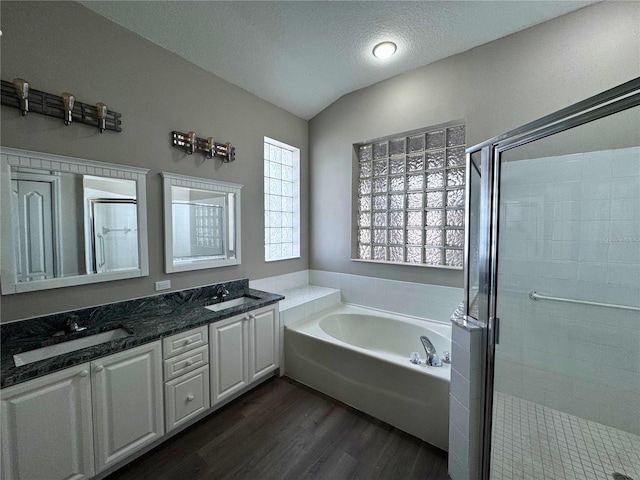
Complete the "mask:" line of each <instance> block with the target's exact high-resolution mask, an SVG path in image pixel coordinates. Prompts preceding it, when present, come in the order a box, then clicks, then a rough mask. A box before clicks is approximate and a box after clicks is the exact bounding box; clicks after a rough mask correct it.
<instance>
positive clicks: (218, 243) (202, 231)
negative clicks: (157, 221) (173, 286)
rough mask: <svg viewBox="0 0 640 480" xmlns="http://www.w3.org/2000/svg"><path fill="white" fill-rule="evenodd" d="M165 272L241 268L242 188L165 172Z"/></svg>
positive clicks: (231, 184)
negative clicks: (238, 266) (229, 266)
mask: <svg viewBox="0 0 640 480" xmlns="http://www.w3.org/2000/svg"><path fill="white" fill-rule="evenodd" d="M162 177H163V179H164V180H163V191H164V242H165V272H166V273H172V272H183V271H187V270H200V269H203V268H215V267H225V266H228V265H239V264H240V244H241V242H240V190H241V189H242V185H238V184H235V183H227V182H219V181H216V180H208V179H205V178H196V177H187V176H184V175H177V174H174V173H167V172H162Z"/></svg>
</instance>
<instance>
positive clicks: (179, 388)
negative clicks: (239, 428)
mask: <svg viewBox="0 0 640 480" xmlns="http://www.w3.org/2000/svg"><path fill="white" fill-rule="evenodd" d="M207 332H208V329H207V326H206V325H204V326H202V327H198V328H194V329H192V330H188V331H186V332H181V333H178V334H176V335H172V336H171V337H167V338H165V339H164V340H163V346H164V381H165V384H164V395H165V422H166V428H167V432H169V431H171V430H173V429H174V428H176V427H178V426H180V425H182V424H183V423H186V422H188V421H189V420H191V419H192V418H195V417H197V416H198V415H200V414H201V413H203V412H205V411H207V410H208V409H209V407H210V401H209V345H208V335H207Z"/></svg>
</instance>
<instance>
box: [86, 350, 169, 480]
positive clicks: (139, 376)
mask: <svg viewBox="0 0 640 480" xmlns="http://www.w3.org/2000/svg"><path fill="white" fill-rule="evenodd" d="M161 350H162V349H161V344H160V341H157V342H153V343H150V344H147V345H142V346H141V347H137V348H133V349H131V350H126V351H124V352H120V353H116V354H115V355H110V356H108V357H105V358H102V359H99V360H94V361H93V362H91V371H92V373H91V386H92V396H93V408H94V411H93V415H94V428H95V442H94V443H95V451H96V470H97V471H98V472H100V471H102V470H104V469H105V468H107V467H109V466H111V465H113V464H115V463H116V462H118V461H120V460H122V459H123V458H125V457H126V456H128V455H130V454H131V453H133V452H135V451H136V450H138V449H140V448H142V447H143V446H145V445H147V444H149V443H151V442H153V441H154V440H156V439H158V438H159V437H161V436H162V434H163V433H164V422H163V401H162V354H161Z"/></svg>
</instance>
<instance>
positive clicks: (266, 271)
mask: <svg viewBox="0 0 640 480" xmlns="http://www.w3.org/2000/svg"><path fill="white" fill-rule="evenodd" d="M1 14H2V27H1V28H2V37H1V40H0V48H1V54H2V60H1V62H2V63H1V68H2V78H3V79H4V80H9V81H10V80H12V79H13V78H15V77H21V78H25V79H27V80H29V81H30V82H31V85H32V87H33V88H36V89H39V90H44V91H47V92H51V93H60V92H64V91H68V92H71V93H73V94H74V95H75V96H76V98H77V99H78V101H82V102H85V103H95V102H98V101H102V102H104V103H106V104H107V105H108V106H109V108H111V109H113V110H115V111H117V112H120V113H122V127H123V131H122V133H114V132H110V131H107V132H104V133H103V134H99V133H98V130H97V129H95V128H91V127H89V126H85V125H71V126H69V127H65V126H64V125H63V122H62V120H56V119H52V118H50V117H45V116H42V115H37V114H29V115H27V117H25V118H23V117H21V116H20V112H19V111H18V110H17V109H12V108H7V107H2V145H4V146H9V147H16V148H24V149H28V150H35V151H39V152H49V153H54V154H59V155H69V156H73V157H81V158H88V159H92V160H101V161H106V162H113V163H119V164H123V165H132V166H137V167H146V168H149V169H151V171H150V172H149V175H148V177H147V203H148V212H147V214H148V224H149V270H150V274H149V276H148V277H145V278H140V279H132V280H121V281H115V282H107V283H102V284H97V285H90V286H79V287H68V288H60V289H55V290H50V291H43V292H34V293H24V294H18V295H10V296H3V297H2V299H1V302H2V321H8V320H12V319H17V318H25V317H29V316H34V315H42V314H46V313H52V312H59V311H64V310H69V309H75V308H80V307H84V306H89V305H96V304H101V303H108V302H115V301H121V300H126V299H130V298H134V297H141V296H147V295H153V294H154V293H155V292H154V282H155V281H157V280H161V279H166V278H168V279H170V280H171V282H172V286H173V289H174V290H177V289H184V288H189V287H195V286H198V285H204V284H211V283H215V282H220V281H226V280H231V279H236V278H243V277H249V278H251V279H257V278H263V277H266V276H272V275H281V274H284V273H289V272H293V271H297V270H303V269H306V268H308V258H309V249H308V245H309V242H308V181H307V179H308V157H307V152H308V123H307V122H306V121H305V120H302V119H300V118H298V117H296V116H294V115H291V114H289V113H287V112H285V111H284V110H282V109H279V108H277V107H275V106H273V105H271V104H269V103H267V102H265V101H263V100H261V99H259V98H258V97H256V96H254V95H252V94H250V93H248V92H247V91H245V90H242V89H240V88H238V87H236V86H235V85H232V84H230V83H228V82H225V81H223V80H221V79H219V78H218V77H216V76H214V75H212V74H210V73H207V72H205V71H204V70H202V69H200V68H198V67H196V66H194V65H192V64H190V63H189V62H187V61H186V60H184V59H182V58H180V57H178V56H177V55H174V54H172V53H170V52H168V51H166V50H164V49H162V48H160V47H158V46H156V45H154V44H152V43H150V42H148V41H146V40H144V39H142V38H140V37H138V36H137V35H135V34H133V33H130V32H128V31H126V30H124V29H123V28H121V27H119V26H117V25H116V24H114V23H111V22H110V21H108V20H106V19H105V18H103V17H101V16H99V15H97V14H95V13H93V12H92V11H90V10H89V9H87V8H85V7H83V6H81V5H79V4H76V3H73V2H64V3H62V2H37V3H35V2H34V3H32V2H7V1H3V2H2V4H1ZM172 130H179V131H184V132H186V131H189V130H194V131H195V132H197V133H198V135H199V136H203V137H208V136H213V137H215V138H216V139H219V140H220V141H225V142H227V141H228V142H231V143H232V144H234V145H235V146H236V147H237V156H236V158H237V159H236V161H235V162H234V163H230V164H225V165H222V166H221V162H220V161H219V160H206V161H204V160H203V159H204V157H203V156H202V155H193V156H186V155H185V154H184V153H183V152H182V151H181V150H178V149H176V148H173V147H172V146H171V142H170V135H171V131H172ZM265 135H266V136H268V137H271V138H275V139H278V140H280V141H282V142H285V143H288V144H290V145H294V146H296V147H298V148H299V149H300V157H301V181H302V185H301V199H302V205H301V222H302V228H301V242H302V248H301V258H300V259H299V260H288V261H283V262H274V263H269V264H267V263H265V261H264V247H263V238H264V234H263V228H264V220H263V213H262V211H263V210H262V209H263V199H262V198H263V180H262V164H263V160H262V152H263V145H262V142H263V137H264V136H265ZM161 171H168V172H175V173H181V174H185V175H193V176H197V177H204V178H211V179H217V180H222V181H228V182H235V183H241V184H243V185H244V188H243V190H242V230H243V231H242V261H243V263H242V265H240V266H236V267H226V268H219V269H210V270H200V271H197V272H193V273H190V272H185V273H174V274H171V275H166V274H164V273H163V248H164V244H163V228H162V201H161V198H162V197H161V195H162V183H161V178H160V176H159V172H161Z"/></svg>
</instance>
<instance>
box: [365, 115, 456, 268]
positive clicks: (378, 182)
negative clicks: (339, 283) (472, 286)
mask: <svg viewBox="0 0 640 480" xmlns="http://www.w3.org/2000/svg"><path fill="white" fill-rule="evenodd" d="M465 135H466V132H465V125H453V126H450V127H439V128H431V129H425V131H423V132H421V133H412V134H410V135H402V134H400V135H397V136H395V137H394V138H392V139H391V140H384V141H375V142H372V143H367V144H359V145H355V149H356V153H357V156H358V177H357V178H358V179H359V180H358V190H357V192H356V193H355V194H354V195H355V197H356V198H355V201H356V205H357V206H358V215H356V221H357V224H358V225H357V228H356V232H358V233H357V235H358V237H357V238H358V241H357V250H356V252H357V253H356V254H357V257H358V258H359V259H361V260H370V261H378V262H381V261H383V262H392V263H404V264H413V265H416V264H418V265H432V266H449V267H458V268H461V267H462V259H463V254H462V253H463V252H462V250H463V246H464V245H463V244H464V184H465V171H464V170H465V153H464V152H465ZM372 194H373V197H372ZM371 227H373V229H374V232H373V233H374V234H373V235H372V234H371V230H369V228H371Z"/></svg>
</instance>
